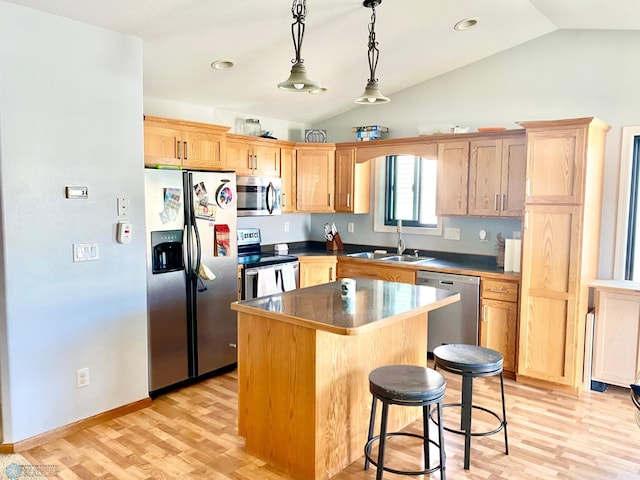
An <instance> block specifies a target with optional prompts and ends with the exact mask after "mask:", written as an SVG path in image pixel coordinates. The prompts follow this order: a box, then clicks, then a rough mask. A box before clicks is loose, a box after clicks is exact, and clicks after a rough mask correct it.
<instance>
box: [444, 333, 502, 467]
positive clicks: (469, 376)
mask: <svg viewBox="0 0 640 480" xmlns="http://www.w3.org/2000/svg"><path fill="white" fill-rule="evenodd" d="M433 357H434V368H435V369H438V368H440V369H442V370H444V371H446V372H450V373H454V374H456V375H462V401H461V403H448V404H445V405H443V408H446V407H460V408H461V415H460V429H459V430H458V429H453V428H449V427H444V429H445V430H446V431H448V432H452V433H459V434H463V435H464V436H465V443H464V468H465V469H466V470H468V469H469V463H470V457H471V451H470V450H471V437H479V436H487V435H493V434H494V433H498V432H499V431H500V430H504V446H505V453H506V454H507V455H509V442H508V438H507V410H506V407H505V402H504V377H503V373H502V364H503V361H504V359H503V357H502V354H501V353H500V352H497V351H495V350H492V349H490V348H485V347H479V346H477V345H464V344H450V345H440V346H439V347H436V348H434V349H433ZM493 375H500V392H501V396H502V417H500V415H498V414H497V413H495V412H493V411H491V410H489V409H487V408H484V407H480V406H477V405H473V379H474V378H475V377H489V376H493ZM474 408H475V409H477V410H482V411H484V412H487V413H489V414H491V415H492V416H493V417H495V418H496V419H497V420H498V426H497V427H496V428H495V429H493V430H490V431H487V432H471V417H472V413H471V412H472V411H473V409H474ZM434 421H435V420H434Z"/></svg>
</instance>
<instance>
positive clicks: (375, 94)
mask: <svg viewBox="0 0 640 480" xmlns="http://www.w3.org/2000/svg"><path fill="white" fill-rule="evenodd" d="M390 101H391V100H390V99H389V98H388V97H385V96H384V95H382V93H380V87H378V82H367V86H366V88H365V89H364V93H363V94H362V95H361V96H360V97H358V98H356V103H360V104H362V105H375V104H376V103H387V102H390Z"/></svg>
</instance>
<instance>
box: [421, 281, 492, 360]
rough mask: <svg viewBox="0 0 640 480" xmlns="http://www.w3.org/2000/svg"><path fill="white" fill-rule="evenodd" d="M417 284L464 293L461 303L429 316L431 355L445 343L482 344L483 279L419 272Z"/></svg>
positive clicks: (428, 336) (433, 312) (428, 334)
mask: <svg viewBox="0 0 640 480" xmlns="http://www.w3.org/2000/svg"><path fill="white" fill-rule="evenodd" d="M416 283H417V284H418V285H426V286H428V287H435V288H440V289H443V290H449V291H453V292H458V293H460V301H459V302H456V303H453V304H451V305H447V306H446V307H442V308H438V309H437V310H434V311H432V312H429V327H428V333H427V352H428V353H433V349H434V348H435V347H437V346H438V345H442V344H445V343H466V344H470V345H477V344H478V313H479V310H480V307H479V301H480V277H473V276H467V275H455V274H451V273H438V272H427V271H423V270H419V271H418V275H417V280H416Z"/></svg>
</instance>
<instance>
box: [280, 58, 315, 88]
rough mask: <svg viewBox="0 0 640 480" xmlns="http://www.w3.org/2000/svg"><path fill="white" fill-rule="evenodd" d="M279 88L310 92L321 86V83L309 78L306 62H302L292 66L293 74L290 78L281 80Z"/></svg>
mask: <svg viewBox="0 0 640 480" xmlns="http://www.w3.org/2000/svg"><path fill="white" fill-rule="evenodd" d="M278 88H281V89H282V90H290V91H292V92H309V91H311V90H315V89H317V88H320V83H319V82H314V81H313V80H309V79H308V78H307V69H306V67H305V66H304V64H303V63H302V62H300V63H294V64H293V67H291V75H289V78H287V79H286V80H285V81H284V82H280V83H279V84H278Z"/></svg>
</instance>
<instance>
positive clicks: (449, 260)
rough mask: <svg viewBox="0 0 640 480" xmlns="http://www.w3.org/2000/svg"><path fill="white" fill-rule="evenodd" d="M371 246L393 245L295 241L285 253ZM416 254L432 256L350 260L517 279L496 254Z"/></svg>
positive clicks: (331, 252) (269, 248) (341, 253)
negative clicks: (420, 260) (419, 261)
mask: <svg viewBox="0 0 640 480" xmlns="http://www.w3.org/2000/svg"><path fill="white" fill-rule="evenodd" d="M374 250H386V251H387V252H389V253H390V254H394V253H395V248H393V247H377V246H373V245H355V244H345V245H344V249H343V250H327V249H326V245H325V243H324V242H297V243H293V244H290V245H289V252H288V255H295V256H298V257H306V256H327V255H335V256H345V255H348V254H350V253H358V252H372V251H374ZM263 252H269V253H272V252H273V246H272V245H267V246H264V247H263ZM405 254H413V250H412V249H409V250H406V251H405ZM419 255H420V256H422V257H434V260H432V261H430V262H427V263H423V264H420V265H415V264H411V263H398V262H393V263H390V262H385V261H384V260H373V259H364V258H362V259H359V258H354V259H353V260H357V261H361V262H376V263H377V264H378V265H381V264H382V265H390V264H391V265H393V266H394V267H399V268H410V269H412V270H428V271H438V272H443V273H454V274H462V275H476V276H491V277H494V278H502V279H505V280H516V281H518V280H520V274H519V273H514V272H505V271H504V268H502V267H498V266H497V265H496V257H494V256H490V255H472V254H465V253H450V252H438V251H431V250H420V251H419Z"/></svg>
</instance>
